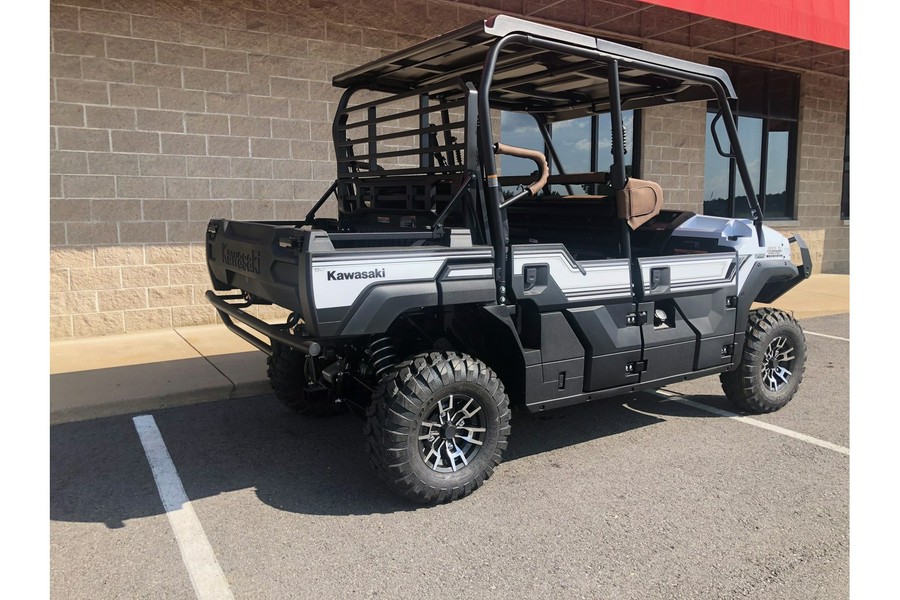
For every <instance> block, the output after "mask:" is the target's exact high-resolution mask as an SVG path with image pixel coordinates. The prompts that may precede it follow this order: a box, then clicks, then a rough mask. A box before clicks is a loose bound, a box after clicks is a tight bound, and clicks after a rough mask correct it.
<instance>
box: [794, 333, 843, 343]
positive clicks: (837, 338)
mask: <svg viewBox="0 0 900 600" xmlns="http://www.w3.org/2000/svg"><path fill="white" fill-rule="evenodd" d="M803 333H805V334H806V335H817V336H819V337H823V338H828V339H831V340H843V341H845V342H849V341H850V338H845V337H839V336H836V335H828V334H827V333H816V332H815V331H806V330H804V331H803Z"/></svg>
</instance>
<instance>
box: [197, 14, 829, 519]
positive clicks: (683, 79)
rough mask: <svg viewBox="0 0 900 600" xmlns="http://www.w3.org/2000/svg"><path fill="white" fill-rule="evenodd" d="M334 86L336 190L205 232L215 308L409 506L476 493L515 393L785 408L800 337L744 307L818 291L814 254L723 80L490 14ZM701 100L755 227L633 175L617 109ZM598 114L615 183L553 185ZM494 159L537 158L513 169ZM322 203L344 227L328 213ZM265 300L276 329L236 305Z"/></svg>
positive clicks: (561, 402)
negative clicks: (516, 120) (780, 204)
mask: <svg viewBox="0 0 900 600" xmlns="http://www.w3.org/2000/svg"><path fill="white" fill-rule="evenodd" d="M334 85H335V86H337V87H339V88H343V89H345V91H344V93H343V96H342V97H341V100H340V103H339V104H338V105H337V109H336V113H335V117H334V125H333V137H334V148H335V152H336V156H337V178H336V179H335V181H334V183H333V184H332V185H331V187H329V188H328V190H327V191H326V192H325V194H324V195H323V196H322V197H321V199H319V201H318V202H317V203H316V204H315V205H314V206H313V207H312V209H311V210H310V211H309V214H308V215H307V216H306V218H305V219H304V220H303V221H302V222H258V221H255V222H244V221H229V220H224V219H214V220H212V221H210V222H209V226H208V229H207V236H206V241H207V244H206V250H207V259H208V265H209V273H210V277H211V279H212V283H213V287H214V288H215V290H217V291H227V290H237V291H236V292H232V293H230V294H224V295H218V294H215V293H213V292H212V291H210V292H207V298H208V300H209V301H210V302H211V303H212V304H213V305H214V306H215V308H216V309H217V310H218V312H219V314H220V315H221V318H222V320H223V321H224V323H225V325H226V326H227V327H228V328H229V329H231V330H232V331H233V332H234V333H236V334H237V335H239V336H241V337H242V338H244V339H245V340H247V341H249V342H250V343H252V344H254V345H255V346H256V347H258V348H260V349H261V350H263V351H264V352H266V353H267V354H268V355H269V371H268V374H269V377H270V378H271V382H272V386H273V387H274V390H275V395H276V396H277V397H278V398H279V399H280V400H282V401H283V402H284V403H285V404H287V405H288V406H290V407H291V408H294V409H296V410H297V411H299V412H301V413H306V414H311V415H321V414H327V413H331V412H333V411H334V410H335V409H336V408H337V407H341V406H346V407H349V408H350V409H351V410H353V411H354V412H356V413H358V414H360V415H362V416H364V418H365V428H364V431H365V437H366V441H367V448H368V451H369V454H370V457H371V461H372V463H373V464H374V466H375V469H376V470H377V471H378V473H379V474H380V475H381V476H382V477H383V479H384V480H386V481H387V483H388V484H390V485H391V486H392V487H393V488H394V489H395V490H397V491H398V492H400V493H401V494H402V495H404V496H406V497H407V498H410V499H412V500H414V501H417V502H421V503H429V504H433V503H441V502H448V501H451V500H454V499H457V498H461V497H463V496H466V495H467V494H469V493H471V492H472V491H473V490H475V489H476V488H478V487H479V486H480V485H482V483H484V481H485V480H486V479H488V478H489V477H490V476H491V474H492V473H493V471H494V468H495V467H496V466H497V465H498V464H499V463H500V461H501V457H502V454H503V451H504V449H505V448H506V445H507V438H508V436H509V433H510V404H511V403H514V404H520V405H523V406H524V407H525V408H526V409H528V410H529V411H543V410H549V409H552V408H557V407H561V406H569V405H572V404H576V403H580V402H587V401H591V400H597V399H599V398H605V397H609V396H615V395H621V394H631V393H634V392H637V391H639V390H652V389H656V388H660V387H661V386H664V385H667V384H671V383H673V382H680V381H684V380H687V379H693V378H697V377H705V376H708V375H715V374H718V375H719V377H720V379H721V382H722V387H723V389H724V391H725V394H726V395H727V396H728V397H729V398H730V399H731V400H733V401H734V402H736V403H737V404H738V405H739V406H740V407H741V408H743V409H744V410H747V411H753V412H769V411H773V410H777V409H778V408H780V407H782V406H784V405H785V404H786V403H787V402H788V401H789V400H790V399H791V398H792V397H793V395H794V393H795V392H796V391H797V386H798V385H799V384H800V380H801V378H802V376H803V370H804V363H805V360H806V342H805V338H804V335H803V332H802V330H801V329H800V327H799V326H798V324H797V323H796V321H795V320H794V319H793V318H792V317H791V316H790V315H788V314H785V313H784V312H781V311H778V310H774V309H771V308H764V309H757V310H751V304H752V303H753V302H755V301H759V302H764V303H769V302H772V301H773V300H775V299H776V298H778V297H779V296H781V295H782V294H784V293H785V292H786V291H787V290H789V289H790V288H792V287H793V286H794V285H796V284H797V283H799V282H800V281H802V280H803V279H805V278H807V277H808V276H809V274H810V271H811V262H810V257H809V252H808V250H807V249H806V246H805V244H804V243H803V241H802V240H801V239H800V238H799V237H797V236H794V237H792V238H786V237H784V236H782V235H781V234H779V233H778V232H776V231H774V230H772V229H770V228H768V227H765V226H763V224H762V218H763V215H762V212H761V210H760V207H759V203H758V201H757V199H756V196H755V193H754V192H753V186H752V184H751V180H750V176H749V173H748V170H747V166H746V164H745V161H744V157H743V155H742V153H741V149H740V144H739V142H738V138H737V131H736V127H735V120H734V116H733V114H732V111H731V108H730V103H731V102H733V101H734V100H735V93H734V88H733V87H732V84H731V81H730V80H729V78H728V76H727V74H726V73H725V72H724V71H722V70H721V69H717V68H714V67H710V66H707V65H701V64H694V63H691V62H687V61H684V60H677V59H674V58H669V57H666V56H661V55H658V54H653V53H651V52H646V51H643V50H638V49H635V48H631V47H627V46H623V45H619V44H615V43H610V42H607V41H604V40H601V39H596V38H594V37H590V36H587V35H582V34H578V33H573V32H569V31H563V30H561V29H556V28H553V27H548V26H545V25H540V24H535V23H531V22H528V21H524V20H520V19H516V18H511V17H508V16H497V17H494V18H491V19H488V20H486V21H482V22H478V23H475V24H473V25H470V26H468V27H464V28H462V29H459V30H457V31H454V32H452V33H448V34H446V35H443V36H441V37H438V38H436V39H433V40H431V41H427V42H424V43H421V44H419V45H417V46H414V47H412V48H409V49H407V50H403V51H400V52H397V53H395V54H392V55H390V56H387V57H385V58H382V59H380V60H377V61H375V62H372V63H370V64H368V65H365V66H362V67H359V68H357V69H353V70H351V71H349V72H347V73H344V74H342V75H339V76H337V77H335V78H334ZM703 100H717V101H718V107H719V112H718V114H717V115H716V117H715V119H714V120H713V123H712V127H713V132H712V136H713V139H714V140H715V144H716V147H717V149H718V151H719V152H720V153H721V154H723V155H724V156H726V157H729V158H730V159H732V160H733V161H734V164H735V165H736V167H737V172H738V173H739V174H740V177H741V180H742V181H743V184H744V188H745V189H746V190H747V192H748V193H747V198H748V200H749V203H750V214H751V216H752V219H738V218H717V217H711V216H703V215H696V214H694V213H691V212H687V211H675V210H665V209H664V208H663V190H662V189H661V188H660V186H659V185H658V184H656V183H654V182H652V181H643V180H640V179H637V178H634V177H628V176H627V174H626V169H625V157H624V151H625V135H626V132H625V131H624V129H623V126H622V124H623V119H622V113H623V110H632V109H641V108H645V107H650V106H655V105H660V104H671V103H676V102H690V101H703ZM492 111H494V112H492ZM499 111H515V112H518V113H522V114H525V115H530V116H532V117H533V118H534V123H535V125H536V126H537V128H538V129H539V130H540V131H541V132H542V133H543V137H544V145H545V148H546V155H548V156H549V159H550V160H549V162H548V160H547V156H545V153H544V152H542V151H540V150H538V149H534V148H530V149H529V148H519V147H513V146H509V145H504V144H503V143H499V142H498V140H496V139H495V133H494V131H492V123H493V124H496V122H495V120H494V121H492V115H493V116H496V115H497V114H498V112H499ZM597 114H608V115H609V118H610V119H611V123H613V124H614V125H613V126H612V131H611V134H612V143H611V147H612V150H611V152H612V161H611V167H610V168H609V171H608V172H583V173H571V172H566V171H565V170H564V169H563V166H562V164H560V160H559V157H558V153H557V151H556V150H555V149H554V146H553V139H552V137H551V136H550V135H549V127H550V126H551V125H552V124H554V123H561V122H564V121H566V120H568V119H573V118H576V117H582V116H585V115H597ZM717 126H721V127H724V133H725V134H726V135H727V140H723V141H720V140H719V135H720V133H719V129H721V127H717ZM723 142H724V143H723ZM541 150H544V148H541ZM498 155H511V156H513V157H524V158H527V159H530V160H531V161H533V162H534V163H535V165H536V167H537V168H536V170H535V172H534V173H533V174H532V175H531V176H526V177H521V176H510V175H506V176H502V175H500V174H499V173H498V158H497V156H498ZM507 160H512V159H507ZM674 164H676V166H677V163H674ZM551 166H552V167H553V169H552V170H551ZM515 186H519V187H518V188H516V187H515ZM510 190H512V191H510ZM548 190H561V192H559V191H548ZM332 196H333V197H334V198H335V200H336V202H337V209H338V210H337V215H338V216H337V218H325V217H320V216H317V212H319V210H320V209H321V207H322V206H323V204H324V203H325V202H326V201H327V200H328V199H329V198H330V197H332ZM792 243H796V244H797V245H798V247H799V250H800V252H799V255H800V256H801V257H802V264H801V265H799V266H797V265H794V264H793V263H792V260H791V244H792ZM272 303H274V304H276V305H278V306H281V307H284V308H286V309H288V310H289V311H290V316H289V317H288V318H287V320H286V322H285V323H283V324H277V325H273V324H269V323H266V322H264V321H262V320H260V319H258V318H256V317H254V316H253V315H251V314H249V313H248V312H247V311H246V310H245V309H246V308H247V307H249V306H252V305H254V304H272ZM236 322H238V323H241V324H242V325H243V327H242V326H238V324H237V323H236ZM251 331H253V332H255V333H251Z"/></svg>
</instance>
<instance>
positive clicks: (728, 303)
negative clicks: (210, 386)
mask: <svg viewBox="0 0 900 600" xmlns="http://www.w3.org/2000/svg"><path fill="white" fill-rule="evenodd" d="M737 305H738V297H737V296H728V297H727V298H725V308H737Z"/></svg>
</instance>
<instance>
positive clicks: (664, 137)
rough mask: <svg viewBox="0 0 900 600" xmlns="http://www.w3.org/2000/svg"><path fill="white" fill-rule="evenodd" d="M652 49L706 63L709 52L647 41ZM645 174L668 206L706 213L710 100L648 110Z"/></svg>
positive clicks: (643, 139) (644, 135)
mask: <svg viewBox="0 0 900 600" xmlns="http://www.w3.org/2000/svg"><path fill="white" fill-rule="evenodd" d="M643 47H644V48H645V49H646V50H649V51H651V52H659V53H661V54H666V55H668V56H674V57H675V58H682V59H684V60H691V61H695V62H699V63H706V61H707V57H706V55H703V54H700V53H697V52H692V51H690V50H687V49H684V50H681V51H678V50H676V49H674V48H673V47H672V46H671V45H668V44H667V45H661V44H654V43H647V44H644V45H643ZM641 147H642V154H641V177H642V178H643V179H649V180H650V181H655V182H657V183H658V184H659V185H660V186H661V187H662V189H663V197H664V198H665V206H666V208H671V209H674V210H690V211H693V212H696V213H698V214H699V213H702V212H703V165H704V154H703V153H704V151H705V148H706V103H705V102H690V103H685V104H675V105H672V106H654V107H652V108H648V109H645V110H644V111H643V114H642V122H641Z"/></svg>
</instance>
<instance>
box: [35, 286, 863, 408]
mask: <svg viewBox="0 0 900 600" xmlns="http://www.w3.org/2000/svg"><path fill="white" fill-rule="evenodd" d="M774 306H777V307H778V308H781V309H784V310H788V311H792V312H793V313H794V315H795V316H796V317H797V318H799V319H803V318H809V317H818V316H824V315H831V314H839V313H846V312H849V311H850V277H849V275H814V276H812V277H811V278H810V279H809V280H808V281H805V282H803V283H802V284H800V285H799V286H797V287H796V288H794V289H793V290H792V291H791V292H789V293H788V294H786V295H785V296H784V297H783V298H781V299H779V300H778V301H777V302H776V303H775V304H774ZM270 391H271V388H270V387H269V382H268V379H267V377H266V355H265V354H263V353H262V352H260V351H259V350H257V349H256V348H254V347H253V346H251V345H250V344H248V343H246V342H244V341H243V340H241V339H240V338H238V337H237V336H236V335H234V334H233V333H231V332H230V331H228V330H227V329H226V328H225V326H224V325H221V324H219V325H204V326H200V327H179V328H176V329H164V330H158V331H150V332H146V333H131V334H127V335H116V336H105V337H94V338H78V339H68V340H59V341H52V342H50V423H51V424H55V423H62V422H66V421H80V420H85V419H93V418H98V417H106V416H112V415H117V414H127V413H132V412H137V411H141V410H152V409H158V408H165V407H170V406H178V405H183V404H193V403H197V402H207V401H212V400H222V399H224V398H242V397H248V396H254V395H257V394H264V393H268V392H270Z"/></svg>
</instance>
